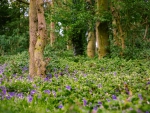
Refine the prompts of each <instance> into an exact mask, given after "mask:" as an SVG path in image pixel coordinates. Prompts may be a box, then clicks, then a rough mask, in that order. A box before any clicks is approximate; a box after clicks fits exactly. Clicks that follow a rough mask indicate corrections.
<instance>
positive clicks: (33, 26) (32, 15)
mask: <svg viewBox="0 0 150 113" xmlns="http://www.w3.org/2000/svg"><path fill="white" fill-rule="evenodd" d="M29 9H30V10H29V27H30V28H29V30H30V44H29V75H30V76H31V77H34V76H35V75H36V71H35V62H34V49H35V44H36V40H37V39H36V37H37V36H36V34H37V22H38V21H37V10H36V0H30V6H29Z"/></svg>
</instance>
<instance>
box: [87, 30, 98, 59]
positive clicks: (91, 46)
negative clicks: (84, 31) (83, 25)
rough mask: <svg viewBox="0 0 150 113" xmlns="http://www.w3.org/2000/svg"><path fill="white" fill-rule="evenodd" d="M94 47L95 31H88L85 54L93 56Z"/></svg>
mask: <svg viewBox="0 0 150 113" xmlns="http://www.w3.org/2000/svg"><path fill="white" fill-rule="evenodd" d="M95 48H96V37H95V32H94V31H90V32H89V33H88V45H87V56H88V57H90V58H93V57H94V56H95Z"/></svg>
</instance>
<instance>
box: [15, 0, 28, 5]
mask: <svg viewBox="0 0 150 113" xmlns="http://www.w3.org/2000/svg"><path fill="white" fill-rule="evenodd" d="M17 1H18V2H22V3H24V4H26V5H29V4H30V3H29V2H27V1H24V0H17Z"/></svg>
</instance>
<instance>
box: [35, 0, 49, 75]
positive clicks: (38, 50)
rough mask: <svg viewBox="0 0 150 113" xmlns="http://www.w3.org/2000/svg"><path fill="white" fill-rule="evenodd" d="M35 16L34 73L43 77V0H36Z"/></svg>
mask: <svg viewBox="0 0 150 113" xmlns="http://www.w3.org/2000/svg"><path fill="white" fill-rule="evenodd" d="M36 4H37V17H38V33H37V42H36V45H35V50H34V61H35V70H36V75H37V76H41V77H45V76H46V74H45V72H46V62H45V60H44V56H43V52H44V48H45V43H46V39H47V31H46V22H45V17H44V8H43V0H37V2H36Z"/></svg>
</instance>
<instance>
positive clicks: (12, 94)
mask: <svg viewBox="0 0 150 113" xmlns="http://www.w3.org/2000/svg"><path fill="white" fill-rule="evenodd" d="M8 94H9V96H10V97H14V96H15V94H16V93H15V92H8Z"/></svg>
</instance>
